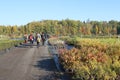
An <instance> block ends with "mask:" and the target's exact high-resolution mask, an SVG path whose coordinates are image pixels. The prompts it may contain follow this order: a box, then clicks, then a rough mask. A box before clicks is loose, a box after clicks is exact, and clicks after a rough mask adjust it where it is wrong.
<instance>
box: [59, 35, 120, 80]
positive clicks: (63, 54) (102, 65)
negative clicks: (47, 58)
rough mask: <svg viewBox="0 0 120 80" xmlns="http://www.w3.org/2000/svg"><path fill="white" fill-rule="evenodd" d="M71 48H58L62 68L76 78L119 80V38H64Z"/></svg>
mask: <svg viewBox="0 0 120 80" xmlns="http://www.w3.org/2000/svg"><path fill="white" fill-rule="evenodd" d="M64 40H65V42H66V43H67V44H70V45H73V46H75V48H73V49H71V50H66V49H60V50H59V59H60V63H61V64H62V65H63V67H64V69H65V70H66V71H67V72H69V73H71V74H72V76H73V79H77V80H119V79H120V40H119V39H111V38H109V39H90V38H78V37H76V38H64Z"/></svg>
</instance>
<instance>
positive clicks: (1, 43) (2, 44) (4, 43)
mask: <svg viewBox="0 0 120 80" xmlns="http://www.w3.org/2000/svg"><path fill="white" fill-rule="evenodd" d="M21 42H22V40H8V39H5V40H0V50H4V49H6V48H10V47H13V46H15V45H18V44H19V43H21Z"/></svg>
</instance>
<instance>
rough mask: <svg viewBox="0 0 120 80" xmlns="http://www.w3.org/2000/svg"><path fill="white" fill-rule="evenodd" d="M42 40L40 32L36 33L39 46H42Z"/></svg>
mask: <svg viewBox="0 0 120 80" xmlns="http://www.w3.org/2000/svg"><path fill="white" fill-rule="evenodd" d="M40 41H41V35H40V34H39V33H37V34H36V42H37V47H39V46H40Z"/></svg>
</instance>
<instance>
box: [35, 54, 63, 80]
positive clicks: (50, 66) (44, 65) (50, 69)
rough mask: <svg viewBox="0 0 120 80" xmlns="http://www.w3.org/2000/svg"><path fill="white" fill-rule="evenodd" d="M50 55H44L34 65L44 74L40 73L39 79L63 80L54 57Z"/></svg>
mask: <svg viewBox="0 0 120 80" xmlns="http://www.w3.org/2000/svg"><path fill="white" fill-rule="evenodd" d="M48 57H49V56H46V57H45V56H42V57H41V60H38V61H37V64H36V65H34V67H36V68H38V69H39V70H40V71H41V74H42V75H39V80H61V79H60V74H59V72H58V71H57V68H56V66H55V63H54V61H53V59H52V58H48Z"/></svg>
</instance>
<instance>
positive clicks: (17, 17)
mask: <svg viewBox="0 0 120 80" xmlns="http://www.w3.org/2000/svg"><path fill="white" fill-rule="evenodd" d="M64 19H72V20H80V21H86V20H88V19H89V20H92V21H94V20H97V21H110V20H116V21H120V0H0V25H26V24H27V23H29V22H32V21H41V20H64Z"/></svg>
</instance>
